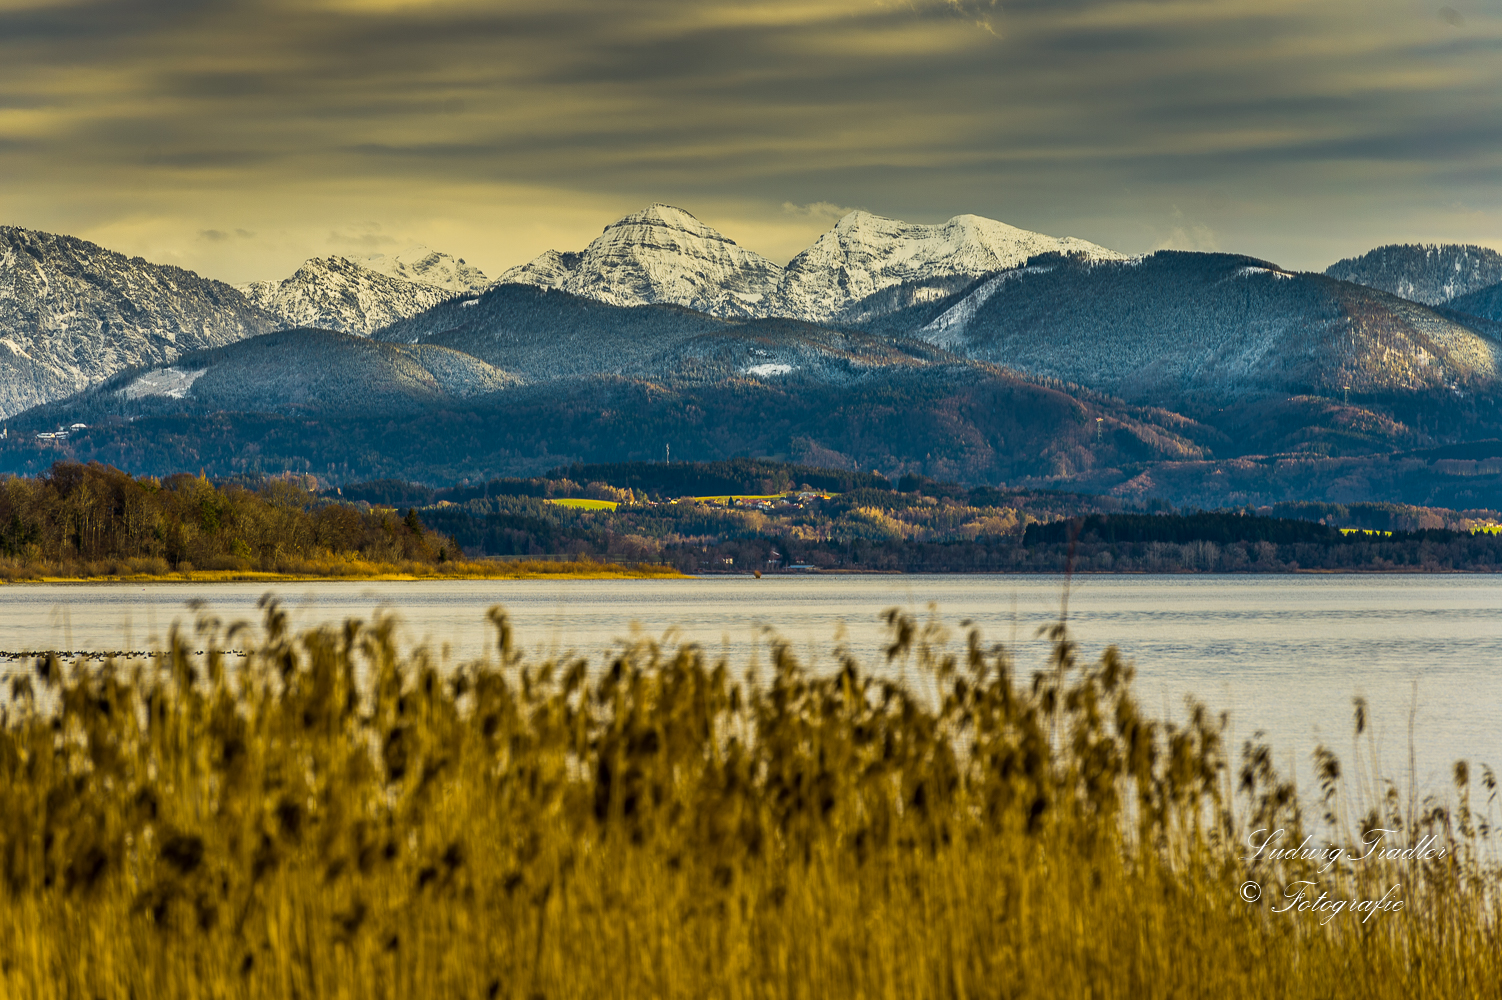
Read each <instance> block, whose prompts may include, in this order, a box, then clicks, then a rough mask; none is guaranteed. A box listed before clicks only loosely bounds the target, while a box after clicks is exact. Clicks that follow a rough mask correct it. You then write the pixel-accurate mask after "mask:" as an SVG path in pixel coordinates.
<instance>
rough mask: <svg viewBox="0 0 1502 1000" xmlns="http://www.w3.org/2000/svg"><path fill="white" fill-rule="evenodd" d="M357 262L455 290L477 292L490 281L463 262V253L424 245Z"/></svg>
mask: <svg viewBox="0 0 1502 1000" xmlns="http://www.w3.org/2000/svg"><path fill="white" fill-rule="evenodd" d="M360 265H361V266H362V267H364V268H365V269H366V270H370V271H375V272H377V273H378V274H384V275H386V277H388V278H400V279H402V280H403V281H412V282H416V283H417V284H419V285H430V286H432V287H433V288H443V289H446V290H448V291H450V292H453V293H455V294H463V293H467V292H473V293H475V294H479V293H480V292H483V291H485V290H486V289H487V288H489V287H490V286H491V284H492V282H491V280H490V279H489V278H487V277H485V272H484V271H481V270H480V269H479V268H478V267H475V266H474V265H473V264H467V263H465V261H464V258H463V257H450V256H449V255H448V254H446V253H440V252H439V251H437V250H430V249H429V248H427V247H425V246H415V247H412V248H410V249H408V250H403V251H402V252H401V253H398V254H392V255H391V256H389V257H388V256H387V255H386V254H380V253H378V254H372V255H371V256H369V257H366V258H365V259H364V260H362V261H360Z"/></svg>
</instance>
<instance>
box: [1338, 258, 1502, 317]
mask: <svg viewBox="0 0 1502 1000" xmlns="http://www.w3.org/2000/svg"><path fill="white" fill-rule="evenodd" d="M1325 273H1326V274H1328V275H1329V276H1330V277H1332V278H1339V279H1340V280H1342V281H1354V282H1356V283H1357V284H1359V285H1369V286H1371V287H1372V288H1380V289H1382V290H1383V291H1384V292H1391V293H1392V294H1394V295H1399V296H1402V297H1403V298H1405V299H1412V300H1413V301H1415V302H1422V303H1424V304H1425V305H1431V306H1437V305H1441V304H1444V303H1447V302H1450V301H1451V300H1452V299H1455V298H1458V297H1460V296H1464V295H1468V294H1470V293H1472V292H1474V291H1476V290H1477V289H1480V288H1484V287H1486V286H1487V285H1495V284H1496V283H1498V282H1499V281H1502V254H1499V253H1498V252H1497V251H1495V250H1492V249H1489V248H1487V247H1478V246H1474V245H1471V244H1465V245H1461V244H1455V243H1447V244H1441V245H1438V246H1436V245H1434V244H1416V243H1403V244H1391V245H1389V246H1383V247H1377V248H1376V249H1375V250H1369V251H1367V252H1366V253H1364V254H1362V255H1361V256H1360V257H1349V258H1347V259H1345V260H1342V261H1339V262H1337V263H1335V264H1331V265H1330V266H1329V267H1327V268H1325Z"/></svg>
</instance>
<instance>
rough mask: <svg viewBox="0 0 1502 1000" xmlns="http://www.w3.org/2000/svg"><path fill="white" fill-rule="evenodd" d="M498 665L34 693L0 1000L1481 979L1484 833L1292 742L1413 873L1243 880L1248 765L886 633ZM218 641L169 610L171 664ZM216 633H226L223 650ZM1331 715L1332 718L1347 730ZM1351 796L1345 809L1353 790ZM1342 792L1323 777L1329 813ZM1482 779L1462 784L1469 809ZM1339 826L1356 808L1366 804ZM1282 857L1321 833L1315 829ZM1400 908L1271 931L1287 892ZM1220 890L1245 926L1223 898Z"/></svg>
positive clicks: (1078, 671)
mask: <svg viewBox="0 0 1502 1000" xmlns="http://www.w3.org/2000/svg"><path fill="white" fill-rule="evenodd" d="M492 616H493V620H494V622H495V624H496V626H497V630H498V640H497V644H496V650H495V653H494V654H493V655H492V656H491V658H490V659H489V660H488V661H486V662H481V663H473V664H469V665H467V666H465V667H462V668H460V669H458V670H457V671H455V672H453V673H452V674H450V675H447V676H440V675H439V673H438V672H437V670H436V669H435V667H434V665H433V664H432V663H431V662H429V661H428V660H427V659H426V658H425V657H424V656H423V655H422V654H421V653H420V652H419V653H417V654H413V655H410V656H406V657H403V656H402V655H400V654H399V653H398V651H397V650H396V649H395V648H394V646H393V643H392V638H391V636H392V622H391V621H390V620H381V621H377V622H376V623H375V624H373V625H362V624H360V623H358V622H350V623H347V624H346V625H344V626H342V627H338V626H329V627H325V628H322V629H318V630H313V631H309V632H307V633H305V634H303V635H300V636H294V635H290V634H288V632H287V631H286V624H285V623H286V618H285V615H284V614H283V613H282V612H281V610H280V609H279V608H278V607H277V606H276V605H275V603H274V602H267V630H266V631H267V635H268V638H267V640H266V642H265V643H264V644H263V645H261V646H259V647H258V648H253V649H250V650H249V653H250V656H249V660H248V661H247V662H248V666H246V667H244V668H238V669H229V668H227V667H226V665H225V663H224V662H223V661H222V660H221V658H220V657H219V655H218V654H217V653H213V652H211V653H210V654H208V655H207V656H205V657H202V658H199V657H195V656H192V655H190V654H189V653H188V652H187V650H188V648H189V646H188V645H187V642H186V637H185V636H182V635H177V634H174V636H173V640H172V645H171V651H170V655H168V656H166V657H163V658H162V659H161V661H160V663H159V664H158V665H154V666H149V667H148V666H142V665H126V664H118V663H106V664H105V665H104V666H102V667H95V668H94V669H93V670H92V671H89V672H76V673H73V674H72V675H71V676H68V677H63V676H62V673H63V668H62V665H61V664H59V663H58V662H56V661H55V660H45V661H41V662H39V663H38V664H37V665H36V667H35V669H34V670H33V671H32V672H31V673H30V674H28V675H26V676H24V677H18V678H17V679H16V680H15V682H14V685H13V696H12V700H11V704H10V707H9V709H8V715H7V719H6V725H5V727H4V728H3V730H0V815H3V816H4V817H5V822H4V824H3V825H0V996H4V997H7V998H15V1000H32V998H51V997H82V998H95V997H102V998H117V997H118V998H126V997H131V998H137V1000H147V998H156V997H174V998H175V997H224V998H246V1000H251V998H261V997H276V998H291V997H299V998H312V997H351V998H355V997H359V998H367V997H373V998H386V997H390V998H398V997H400V998H407V997H424V998H425V997H445V998H446V997H474V998H496V997H515V998H526V1000H533V998H539V997H547V998H622V1000H639V998H664V1000H666V998H696V1000H697V998H706V997H713V998H718V997H723V998H727V1000H728V998H740V997H746V998H753V997H756V998H760V997H769V998H770V997H779V998H780V997H789V998H793V997H797V998H810V1000H813V998H835V997H859V998H893V1000H898V998H900V1000H919V998H927V997H935V998H938V997H943V998H964V997H997V996H1006V997H1080V996H1091V997H1159V996H1162V997H1168V996H1196V997H1197V996H1207V997H1208V996H1214V997H1345V996H1351V997H1378V998H1386V997H1405V998H1407V997H1475V996H1495V995H1497V992H1498V989H1499V983H1502V951H1499V945H1502V939H1499V934H1498V925H1497V914H1496V909H1495V906H1496V891H1497V888H1498V885H1499V881H1498V872H1497V868H1496V865H1495V862H1494V860H1493V858H1492V856H1491V854H1490V842H1491V841H1490V837H1491V833H1490V828H1489V827H1488V826H1486V825H1485V822H1484V820H1485V816H1484V815H1483V813H1484V812H1485V810H1481V809H1479V808H1473V805H1472V802H1471V796H1472V794H1473V792H1474V791H1475V790H1476V789H1473V786H1472V777H1471V773H1470V770H1469V769H1468V768H1467V769H1464V770H1463V771H1462V770H1460V769H1458V770H1457V774H1456V793H1455V798H1454V800H1453V801H1451V802H1449V803H1434V802H1430V803H1425V804H1424V805H1423V806H1419V805H1416V804H1412V803H1406V802H1405V801H1404V800H1403V796H1402V795H1400V794H1398V792H1397V791H1396V790H1389V789H1388V787H1387V786H1384V785H1381V784H1370V782H1369V780H1368V779H1369V778H1370V776H1367V775H1364V774H1362V773H1361V772H1360V771H1359V769H1358V770H1357V771H1356V772H1355V773H1354V774H1352V773H1347V774H1342V772H1341V769H1340V766H1339V763H1338V762H1337V761H1335V759H1334V757H1333V756H1332V755H1329V754H1328V753H1327V752H1324V751H1322V756H1321V757H1320V760H1319V766H1320V775H1321V781H1322V788H1321V790H1320V793H1319V796H1318V801H1319V803H1320V809H1321V811H1323V812H1325V813H1327V814H1328V815H1327V817H1326V818H1324V819H1322V820H1321V821H1320V823H1319V824H1318V825H1317V827H1316V826H1311V827H1309V829H1310V830H1316V829H1318V830H1322V831H1323V834H1324V835H1325V836H1328V837H1332V838H1335V839H1336V840H1338V841H1340V842H1342V843H1351V842H1354V839H1355V838H1357V837H1359V836H1360V835H1361V834H1362V831H1365V830H1369V829H1372V828H1374V827H1378V826H1382V825H1387V826H1390V827H1392V828H1393V829H1394V831H1395V832H1394V834H1393V838H1394V839H1395V840H1397V841H1401V842H1405V843H1415V844H1416V843H1418V842H1419V841H1420V838H1423V837H1429V836H1432V837H1437V838H1438V840H1437V842H1436V843H1437V844H1438V845H1439V846H1441V847H1443V848H1444V850H1445V853H1444V855H1443V856H1442V857H1440V858H1438V859H1435V858H1433V857H1431V858H1429V859H1428V860H1421V861H1381V862H1379V861H1374V860H1368V861H1367V862H1361V863H1345V864H1337V865H1335V866H1334V867H1333V868H1332V869H1331V870H1329V871H1327V872H1320V871H1319V870H1318V867H1319V866H1318V864H1315V863H1309V862H1306V861H1300V860H1297V859H1278V860H1274V859H1269V858H1267V857H1263V858H1260V859H1258V860H1254V861H1248V860H1244V859H1243V855H1244V854H1245V853H1246V852H1247V850H1248V848H1247V847H1246V840H1247V837H1248V835H1249V834H1251V832H1252V831H1256V830H1258V829H1284V830H1287V831H1289V835H1290V837H1291V839H1292V841H1293V842H1294V843H1297V842H1298V841H1299V840H1300V839H1301V838H1302V837H1303V836H1304V833H1303V831H1304V830H1305V829H1306V825H1305V822H1304V819H1303V817H1302V816H1301V814H1300V811H1299V807H1298V801H1297V796H1296V795H1295V793H1294V790H1293V788H1292V786H1291V785H1290V784H1289V783H1288V782H1287V781H1285V780H1284V779H1282V778H1281V777H1280V776H1279V775H1278V774H1277V773H1276V772H1275V771H1274V770H1273V768H1272V765H1271V760H1272V755H1271V751H1270V750H1269V748H1267V747H1263V746H1258V745H1253V744H1249V745H1248V746H1246V747H1245V748H1244V750H1243V753H1242V755H1241V760H1240V764H1239V765H1233V764H1232V762H1231V759H1230V758H1231V753H1230V750H1229V748H1227V747H1226V746H1225V745H1224V742H1223V739H1222V734H1223V726H1224V723H1223V721H1220V720H1217V719H1216V718H1214V717H1213V716H1212V715H1211V714H1210V713H1208V712H1206V711H1204V710H1203V709H1202V708H1195V709H1194V710H1193V711H1192V713H1191V720H1190V722H1189V723H1188V724H1187V725H1184V726H1178V727H1175V726H1171V725H1165V724H1162V723H1159V722H1155V721H1153V720H1151V719H1150V718H1148V717H1146V716H1145V715H1143V714H1142V712H1141V710H1140V708H1139V707H1138V705H1137V703H1136V702H1135V700H1134V699H1133V697H1132V693H1131V681H1132V669H1131V667H1130V666H1129V665H1128V664H1125V663H1123V662H1122V661H1121V659H1120V658H1119V657H1118V656H1117V655H1116V653H1115V651H1114V650H1112V651H1108V652H1107V653H1106V654H1105V655H1104V657H1103V658H1102V659H1101V660H1100V661H1098V662H1096V663H1083V662H1078V661H1077V660H1076V658H1075V654H1074V647H1073V645H1072V644H1071V643H1070V641H1069V639H1068V636H1067V635H1066V634H1065V633H1064V631H1063V629H1062V628H1060V629H1057V630H1056V631H1055V633H1054V639H1055V642H1056V645H1055V648H1054V658H1053V662H1052V663H1051V664H1050V665H1049V666H1048V667H1047V668H1046V669H1044V670H1042V671H1040V672H1039V673H1037V674H1036V675H1034V676H1032V677H1030V678H1019V677H1017V676H1015V674H1014V668H1013V666H1012V664H1011V662H1010V660H1009V659H1008V657H1007V655H1006V652H1005V651H1004V650H1002V649H1000V648H996V647H990V646H987V645H986V644H985V643H983V642H982V641H981V640H980V637H979V636H977V635H973V634H972V636H971V638H970V641H969V643H968V645H967V647H966V649H965V650H964V651H962V652H961V653H959V654H958V655H953V656H951V655H946V654H944V653H943V652H942V651H941V647H940V646H939V644H938V642H937V636H936V634H935V633H933V632H931V631H928V630H925V629H922V628H920V627H919V626H918V625H917V624H916V623H914V622H913V621H911V620H909V619H907V618H905V617H903V616H901V615H899V614H897V613H895V612H892V613H890V615H889V621H890V623H891V626H892V635H893V639H892V644H891V648H890V652H889V660H890V661H891V662H892V664H894V665H895V664H897V663H899V662H905V663H906V665H907V668H906V669H907V673H908V675H909V676H912V677H915V678H917V680H916V681H915V682H914V683H913V684H911V685H903V684H897V683H894V682H892V681H889V680H884V679H881V678H879V677H877V676H873V675H872V674H871V673H869V672H867V671H866V670H865V669H864V668H863V667H862V666H861V665H860V664H857V663H855V662H853V661H852V660H851V659H850V658H849V657H845V658H844V659H843V663H842V666H841V668H840V670H839V671H838V673H837V674H835V675H832V676H821V677H814V676H810V675H809V674H808V673H807V672H805V671H804V670H803V669H802V668H801V667H800V666H799V665H798V663H797V662H796V661H795V660H794V659H793V656H792V654H791V652H790V651H789V649H788V647H787V646H786V645H783V644H775V645H774V647H773V653H772V671H771V675H770V677H769V678H767V679H766V680H765V682H764V683H759V684H758V683H738V682H736V681H734V680H733V679H732V675H731V673H730V670H729V667H728V665H727V664H724V663H710V662H707V661H706V660H705V658H704V655H703V653H702V651H701V650H700V649H698V648H696V647H687V648H682V649H678V650H676V651H670V650H665V649H662V648H659V647H658V646H656V645H654V644H651V643H641V644H638V645H635V646H632V647H630V648H627V649H623V650H622V651H621V652H620V653H619V654H618V655H617V656H615V657H614V658H613V659H612V660H611V662H609V663H608V664H607V665H606V666H605V667H604V668H603V669H602V670H599V671H596V672H592V671H591V670H589V669H588V668H587V666H586V664H584V663H583V662H581V661H572V662H527V661H526V660H524V658H523V657H522V655H521V654H520V653H519V652H518V651H517V650H518V645H517V644H516V643H515V642H513V639H512V636H511V629H510V626H509V624H508V622H507V620H506V618H505V616H504V615H503V614H501V613H499V611H498V610H497V611H495V612H493V613H492ZM237 641H239V640H238V639H237V635H236V633H235V632H234V630H231V631H230V632H228V633H224V632H221V631H220V626H219V623H217V622H215V621H213V620H208V619H203V620H200V621H199V623H198V627H197V635H196V636H195V637H194V638H193V643H194V645H195V646H198V647H201V648H204V649H208V650H216V649H220V648H223V646H224V645H226V644H234V643H235V642H237ZM242 644H243V643H242ZM1363 718H1364V716H1363V713H1362V711H1361V709H1360V708H1359V706H1358V714H1357V719H1358V730H1359V728H1360V726H1361V724H1362V721H1363ZM1369 785H1370V789H1371V794H1370V795H1368V796H1366V797H1365V798H1363V791H1362V790H1363V789H1367V788H1368V786H1369ZM1347 786H1354V787H1353V788H1352V789H1351V791H1350V792H1349V793H1348V792H1347ZM1478 787H1479V788H1480V789H1482V790H1485V791H1494V790H1495V781H1494V780H1493V779H1492V778H1491V776H1490V772H1483V777H1482V779H1481V781H1480V783H1479V786H1478ZM1368 807H1369V808H1370V809H1371V810H1372V811H1371V812H1366V811H1365V810H1366V809H1367V808H1368ZM1317 842H1318V841H1317ZM1301 880H1314V881H1317V882H1319V883H1320V884H1321V885H1322V886H1324V887H1325V888H1326V889H1327V890H1328V891H1330V892H1333V893H1337V894H1339V895H1341V896H1346V897H1352V898H1355V897H1360V898H1367V897H1376V896H1380V895H1381V894H1382V892H1383V891H1385V890H1386V889H1387V888H1388V886H1390V885H1391V884H1393V883H1394V882H1396V883H1398V884H1400V886H1401V890H1400V895H1401V898H1402V899H1403V900H1404V901H1405V908H1404V909H1403V910H1401V911H1397V912H1385V913H1382V914H1379V915H1377V916H1376V917H1374V918H1373V919H1370V920H1368V921H1366V922H1365V923H1363V922H1361V921H1360V920H1358V919H1353V917H1352V915H1351V914H1350V913H1346V914H1344V915H1342V916H1340V917H1338V918H1337V919H1332V920H1330V921H1328V922H1324V923H1322V922H1321V920H1322V915H1316V914H1312V913H1298V912H1274V910H1273V908H1272V907H1271V906H1269V905H1268V902H1267V900H1269V899H1271V900H1279V899H1283V898H1284V896H1283V893H1284V891H1285V887H1287V886H1289V885H1291V884H1294V883H1297V882H1299V881H1301ZM1249 881H1255V882H1256V883H1257V884H1258V885H1259V886H1260V887H1262V889H1263V891H1264V892H1265V896H1264V898H1263V900H1262V901H1261V902H1260V903H1247V902H1245V901H1244V900H1243V899H1242V897H1241V895H1240V893H1241V892H1242V891H1243V888H1242V887H1243V885H1244V884H1245V883H1247V882H1249Z"/></svg>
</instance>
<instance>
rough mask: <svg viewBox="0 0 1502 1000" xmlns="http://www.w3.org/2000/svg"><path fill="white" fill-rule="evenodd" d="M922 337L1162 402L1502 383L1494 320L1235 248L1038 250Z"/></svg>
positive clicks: (1448, 389) (1445, 389)
mask: <svg viewBox="0 0 1502 1000" xmlns="http://www.w3.org/2000/svg"><path fill="white" fill-rule="evenodd" d="M1477 323H1478V324H1481V323H1482V321H1479V320H1478V321H1477ZM918 334H919V336H922V337H924V338H925V339H928V340H930V341H932V342H933V343H935V344H938V345H941V346H944V347H947V348H950V349H952V350H956V351H960V352H963V353H967V354H969V355H970V356H971V357H974V358H977V359H981V360H986V361H991V362H993V363H996V364H1002V365H1007V366H1009V367H1012V368H1015V369H1018V370H1020V371H1026V372H1031V373H1034V374H1037V375H1043V376H1048V377H1052V378H1059V379H1063V380H1065V381H1069V382H1075V383H1077V384H1080V385H1085V386H1089V387H1090V388H1093V389H1099V390H1104V391H1106V392H1110V393H1113V394H1116V395H1119V396H1122V397H1124V398H1127V399H1131V400H1141V401H1151V402H1153V403H1155V404H1158V405H1168V404H1169V403H1170V402H1172V401H1174V400H1183V399H1185V398H1191V397H1193V398H1204V397H1215V398H1220V399H1225V398H1232V397H1248V396H1250V397H1255V396H1261V395H1267V394H1278V393H1313V394H1315V395H1324V396H1330V395H1335V396H1339V395H1342V394H1344V393H1345V392H1347V391H1349V392H1351V393H1362V394H1386V393H1395V392H1398V393H1401V392H1441V393H1454V392H1472V391H1488V390H1492V389H1495V387H1496V386H1497V385H1498V384H1499V382H1502V343H1499V342H1498V341H1497V340H1496V339H1494V338H1493V336H1492V335H1491V327H1490V326H1487V327H1486V328H1485V329H1481V328H1480V327H1479V326H1478V327H1471V326H1467V325H1465V324H1464V323H1461V322H1457V321H1455V320H1454V319H1452V318H1451V317H1449V316H1446V315H1441V314H1439V313H1436V312H1434V311H1433V310H1431V309H1429V308H1427V307H1425V306H1423V305H1420V304H1418V303H1415V302H1411V301H1408V300H1406V299H1402V298H1399V297H1397V296H1394V295H1391V294H1389V293H1386V292H1382V291H1380V290H1378V289H1373V288H1368V287H1365V286H1362V285H1357V284H1353V283H1350V282H1344V281H1338V280H1336V279H1333V278H1329V277H1325V276H1323V275H1316V274H1293V273H1290V272H1287V271H1283V270H1282V269H1280V268H1277V267H1275V266H1273V265H1271V264H1268V263H1266V262H1265V261H1258V260H1253V259H1252V258H1249V257H1238V256H1233V255H1230V254H1199V253H1182V252H1175V251H1160V252H1158V253H1155V254H1152V255H1150V256H1148V257H1146V258H1142V259H1140V260H1134V261H1129V262H1116V261H1096V262H1094V263H1090V262H1085V261H1081V260H1079V259H1077V258H1070V257H1065V256H1062V255H1061V256H1059V257H1055V258H1053V259H1047V258H1045V259H1041V260H1039V259H1035V260H1034V261H1033V262H1032V264H1031V265H1030V266H1029V267H1027V268H1025V269H1023V270H1020V271H1015V272H1010V273H1009V274H1007V275H1000V276H998V277H997V278H995V279H992V280H991V281H988V282H986V283H985V284H983V285H982V286H980V287H979V288H977V289H976V290H975V291H973V292H972V293H971V294H970V295H969V296H967V297H966V298H965V299H964V300H962V301H961V302H960V303H959V304H957V305H955V306H953V307H952V308H950V309H949V310H948V311H947V312H946V313H944V314H943V315H941V316H940V317H938V318H937V319H936V320H934V321H933V322H931V323H929V324H928V325H927V326H925V327H923V328H922V329H921V330H919V331H918Z"/></svg>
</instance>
